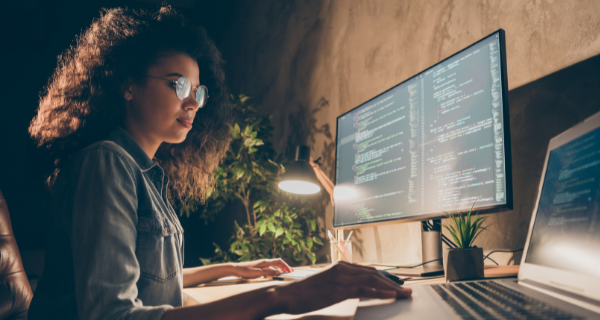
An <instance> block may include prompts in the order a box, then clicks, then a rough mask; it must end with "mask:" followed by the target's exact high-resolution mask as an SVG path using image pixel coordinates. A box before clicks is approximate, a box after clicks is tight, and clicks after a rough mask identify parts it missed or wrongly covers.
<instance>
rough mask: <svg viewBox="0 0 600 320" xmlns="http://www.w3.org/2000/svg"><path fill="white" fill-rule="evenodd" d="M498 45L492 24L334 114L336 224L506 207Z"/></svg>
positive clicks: (499, 34)
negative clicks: (437, 58) (482, 34)
mask: <svg viewBox="0 0 600 320" xmlns="http://www.w3.org/2000/svg"><path fill="white" fill-rule="evenodd" d="M504 52H505V49H504V32H503V31H502V30H498V31H496V32H494V33H493V34H491V35H489V36H487V37H485V38H484V39H482V40H480V41H478V42H477V43H475V44H473V45H471V46H469V47H468V48H466V49H464V50H462V51H460V52H458V53H456V54H454V55H453V56H451V57H449V58H447V59H445V60H444V61H442V62H440V63H438V64H436V65H434V66H432V67H430V68H428V69H427V70H425V71H423V72H421V73H419V74H417V75H416V76H414V77H412V78H410V79H408V80H406V81H404V82H402V83H400V84H398V85H396V86H394V87H392V88H391V89H389V90H387V91H385V92H383V93H382V94H380V95H378V96H376V97H374V98H373V99H371V100H369V101H367V102H365V103H363V104H361V105H359V106H358V107H356V108H354V109H353V110H351V111H349V112H347V113H345V114H343V115H341V116H339V117H338V118H337V138H336V140H337V141H336V142H337V144H336V165H335V190H334V201H335V210H334V226H335V227H344V226H357V225H361V224H367V223H374V222H384V221H389V220H398V219H411V220H425V219H430V218H431V217H434V216H437V217H443V216H444V215H445V213H452V212H457V211H460V210H463V211H464V210H466V209H469V208H471V207H472V206H473V204H475V208H479V209H481V208H499V207H511V206H512V200H511V192H512V191H511V186H510V176H509V175H508V176H507V173H509V172H510V141H509V138H510V136H509V132H508V123H507V121H508V120H507V119H508V99H507V97H506V94H507V85H506V66H505V61H506V60H505V56H504V55H505V53H504ZM507 178H508V179H507Z"/></svg>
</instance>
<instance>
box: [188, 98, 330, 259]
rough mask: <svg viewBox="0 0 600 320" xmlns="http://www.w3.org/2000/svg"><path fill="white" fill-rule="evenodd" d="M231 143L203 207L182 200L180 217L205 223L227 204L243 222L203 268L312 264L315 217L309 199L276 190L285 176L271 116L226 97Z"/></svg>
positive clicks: (316, 233) (317, 241)
mask: <svg viewBox="0 0 600 320" xmlns="http://www.w3.org/2000/svg"><path fill="white" fill-rule="evenodd" d="M231 107H232V111H233V123H232V125H231V132H230V133H231V136H232V141H231V145H230V146H229V150H228V151H227V154H226V156H225V159H224V160H223V163H222V164H221V165H220V166H219V167H218V168H217V171H216V173H215V184H214V186H213V187H212V188H210V189H209V190H208V191H207V193H206V202H205V203H201V201H200V200H199V199H198V198H192V197H190V198H188V199H185V201H184V203H183V205H182V206H181V209H180V215H181V216H183V215H185V216H187V217H189V216H190V215H191V214H192V213H199V215H200V218H202V219H203V220H204V222H205V223H206V224H208V223H211V222H212V221H214V219H215V217H216V215H217V214H219V213H220V212H221V211H222V210H223V209H224V208H225V206H226V205H227V204H229V203H231V202H233V201H241V203H242V204H243V207H244V209H245V210H244V211H245V214H246V219H245V221H235V222H234V226H233V229H234V230H233V234H232V235H231V237H230V241H229V245H228V247H227V248H221V247H219V246H218V245H217V244H214V245H215V247H216V248H215V256H214V257H212V258H208V259H204V258H200V260H201V261H202V263H203V264H205V265H207V264H211V263H219V262H228V261H249V260H255V259H264V258H283V259H284V260H286V262H288V263H290V264H294V263H302V262H310V263H312V264H314V263H315V262H316V260H317V256H316V251H317V249H318V247H321V246H323V241H322V239H321V237H320V235H319V234H320V230H319V226H318V225H317V214H316V212H315V209H314V208H312V205H311V204H310V203H309V200H306V199H303V198H298V197H294V196H293V195H291V194H287V193H285V192H283V191H281V190H280V189H279V187H277V183H278V182H279V176H280V174H282V173H283V172H284V171H285V167H284V165H283V164H284V159H283V155H282V154H280V153H278V152H277V151H276V150H275V148H274V146H273V145H272V143H271V142H269V138H270V136H271V132H272V130H273V127H272V126H271V121H272V119H271V116H270V115H268V114H265V113H262V112H259V111H258V108H257V107H256V106H255V105H254V104H253V103H252V102H251V99H249V98H248V97H247V96H244V95H239V96H235V97H234V96H232V104H231Z"/></svg>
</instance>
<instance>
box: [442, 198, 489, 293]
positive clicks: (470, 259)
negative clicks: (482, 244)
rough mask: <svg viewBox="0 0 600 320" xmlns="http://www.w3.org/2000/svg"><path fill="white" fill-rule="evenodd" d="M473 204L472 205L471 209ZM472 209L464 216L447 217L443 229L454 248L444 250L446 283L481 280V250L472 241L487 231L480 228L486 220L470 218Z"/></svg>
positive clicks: (474, 216) (475, 216) (482, 275)
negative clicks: (447, 232) (450, 238)
mask: <svg viewBox="0 0 600 320" xmlns="http://www.w3.org/2000/svg"><path fill="white" fill-rule="evenodd" d="M474 206H475V204H473V207H474ZM473 207H471V210H469V212H468V213H467V214H466V215H465V214H460V215H458V216H454V215H450V214H449V215H448V218H449V219H451V223H450V224H449V225H444V228H446V230H448V231H449V232H450V235H451V236H452V238H453V239H454V245H455V247H454V248H448V249H446V250H444V257H443V259H444V273H445V275H446V281H451V280H465V279H477V278H483V277H484V274H483V250H482V249H481V248H478V247H476V246H473V241H475V239H476V238H477V237H478V236H479V235H480V234H481V232H483V230H485V229H487V226H485V227H484V226H482V225H483V223H484V222H485V220H486V219H487V218H485V217H479V216H478V215H477V214H478V213H475V215H473V216H471V213H472V212H473Z"/></svg>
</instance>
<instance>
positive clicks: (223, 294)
mask: <svg viewBox="0 0 600 320" xmlns="http://www.w3.org/2000/svg"><path fill="white" fill-rule="evenodd" d="M518 272H519V266H498V267H496V266H486V269H485V276H486V278H499V277H507V276H514V275H516V274H517V273H518ZM444 282H445V279H444V277H438V278H430V279H419V280H409V281H406V282H405V284H404V286H406V287H410V286H413V285H417V284H419V285H421V284H437V283H444ZM288 283H289V282H288V281H274V280H261V279H259V280H251V281H248V282H246V283H232V282H227V281H221V282H219V281H214V282H211V283H208V284H205V285H200V286H198V287H193V288H185V289H183V292H184V293H185V294H187V295H188V296H189V297H191V298H192V299H194V300H196V301H197V303H201V304H202V303H209V302H212V301H216V300H220V299H223V298H227V297H230V296H233V295H236V294H240V293H243V292H247V291H251V290H255V289H259V288H263V287H268V286H272V285H283V284H288ZM195 303H196V302H193V303H192V304H195ZM186 305H189V304H187V303H186Z"/></svg>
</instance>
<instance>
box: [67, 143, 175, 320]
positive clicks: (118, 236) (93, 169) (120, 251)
mask: <svg viewBox="0 0 600 320" xmlns="http://www.w3.org/2000/svg"><path fill="white" fill-rule="evenodd" d="M122 157H123V156H122V155H120V154H118V153H117V152H115V151H113V150H110V149H108V148H104V147H99V148H98V149H94V150H91V151H90V152H89V153H88V154H86V155H85V156H84V157H83V159H82V162H81V171H80V173H79V177H78V179H77V180H76V189H75V193H74V202H73V212H72V224H71V226H72V227H71V246H72V251H73V266H74V271H75V291H76V294H77V311H78V314H79V319H89V320H95V319H119V320H121V319H123V320H124V319H128V320H130V319H131V320H133V319H157V320H158V319H161V318H162V316H163V314H164V313H165V312H166V310H168V309H171V308H172V306H169V305H162V306H143V304H142V301H140V300H139V299H137V296H138V289H137V286H136V283H137V281H138V279H139V277H140V265H139V263H138V260H137V257H136V255H135V248H136V239H137V229H136V225H137V196H136V188H135V179H134V176H133V173H132V172H133V171H132V170H131V168H130V167H129V166H128V164H127V162H126V161H125V159H123V158H122Z"/></svg>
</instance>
